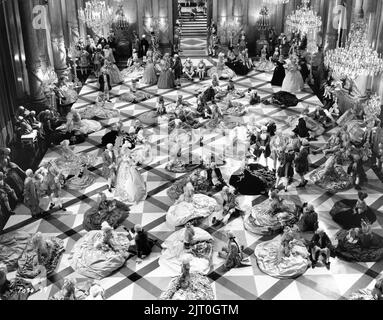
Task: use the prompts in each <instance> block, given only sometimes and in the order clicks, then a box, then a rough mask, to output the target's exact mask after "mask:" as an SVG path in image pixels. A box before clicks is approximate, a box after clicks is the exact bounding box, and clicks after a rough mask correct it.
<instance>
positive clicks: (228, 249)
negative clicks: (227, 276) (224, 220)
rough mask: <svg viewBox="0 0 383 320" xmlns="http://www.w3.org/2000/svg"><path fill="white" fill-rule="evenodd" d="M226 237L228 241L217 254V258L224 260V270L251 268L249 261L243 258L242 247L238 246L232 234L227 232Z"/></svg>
mask: <svg viewBox="0 0 383 320" xmlns="http://www.w3.org/2000/svg"><path fill="white" fill-rule="evenodd" d="M227 237H228V239H229V241H228V244H227V246H225V247H223V248H222V250H221V251H220V252H219V253H218V257H220V258H222V259H225V263H224V268H225V269H226V270H230V269H233V268H240V267H249V266H251V265H250V264H249V262H250V261H249V259H246V258H244V256H243V246H239V244H238V242H237V240H236V237H235V235H234V233H233V232H232V231H229V232H228V233H227Z"/></svg>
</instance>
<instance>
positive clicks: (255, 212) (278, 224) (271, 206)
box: [244, 190, 298, 235]
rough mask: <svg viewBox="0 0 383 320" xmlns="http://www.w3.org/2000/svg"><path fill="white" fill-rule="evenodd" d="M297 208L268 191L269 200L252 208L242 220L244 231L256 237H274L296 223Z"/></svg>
mask: <svg viewBox="0 0 383 320" xmlns="http://www.w3.org/2000/svg"><path fill="white" fill-rule="evenodd" d="M297 211H298V210H297V206H296V204H295V203H294V202H292V201H289V200H285V199H282V198H281V197H280V196H279V194H278V191H276V190H274V191H270V193H269V199H268V200H266V201H264V202H263V203H261V204H259V205H256V206H254V207H253V208H252V209H251V211H250V212H248V213H247V215H246V218H245V220H244V225H245V229H246V230H248V231H250V232H252V233H255V234H258V235H275V234H278V233H281V232H282V231H283V229H284V228H285V227H286V226H292V225H294V224H295V223H296V222H297V221H298V212H297Z"/></svg>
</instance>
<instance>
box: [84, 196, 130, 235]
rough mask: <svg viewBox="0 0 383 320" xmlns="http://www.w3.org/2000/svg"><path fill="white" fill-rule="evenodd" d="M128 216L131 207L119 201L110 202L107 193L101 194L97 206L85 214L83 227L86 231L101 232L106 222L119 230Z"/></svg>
mask: <svg viewBox="0 0 383 320" xmlns="http://www.w3.org/2000/svg"><path fill="white" fill-rule="evenodd" d="M128 216H129V206H127V205H126V204H124V203H122V202H120V201H117V200H108V199H107V197H106V195H105V193H100V194H99V200H98V202H97V205H96V206H95V207H93V208H90V209H89V210H87V211H86V212H85V214H84V221H83V223H82V226H83V227H84V229H85V230H86V231H91V230H101V224H102V223H103V222H105V221H106V222H108V224H109V225H110V226H111V227H112V228H113V229H117V228H118V227H119V226H120V225H121V224H122V223H123V222H124V221H125V220H126V219H127V218H128Z"/></svg>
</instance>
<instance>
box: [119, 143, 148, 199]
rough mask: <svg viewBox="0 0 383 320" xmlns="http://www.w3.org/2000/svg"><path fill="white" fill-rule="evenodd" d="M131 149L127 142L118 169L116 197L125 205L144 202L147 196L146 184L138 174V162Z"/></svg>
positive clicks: (122, 150)
mask: <svg viewBox="0 0 383 320" xmlns="http://www.w3.org/2000/svg"><path fill="white" fill-rule="evenodd" d="M131 147H132V146H131V144H130V143H129V142H125V144H124V145H123V146H122V148H121V151H120V152H121V154H120V164H119V166H118V169H117V179H116V190H115V194H114V196H115V197H116V198H117V199H118V200H120V201H122V202H124V203H138V202H140V201H144V200H145V199H146V196H147V191H146V183H145V181H144V179H143V177H142V176H141V174H140V173H139V172H138V169H137V161H138V160H137V159H134V158H133V154H132V151H131V149H130V148H131Z"/></svg>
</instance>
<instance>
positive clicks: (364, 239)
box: [335, 221, 383, 262]
mask: <svg viewBox="0 0 383 320" xmlns="http://www.w3.org/2000/svg"><path fill="white" fill-rule="evenodd" d="M361 225H362V226H361V228H354V229H350V230H348V231H346V230H341V231H339V232H338V233H337V235H336V239H337V240H338V245H337V247H336V249H335V253H336V255H337V256H338V257H340V258H342V259H344V260H346V261H349V262H378V261H381V260H382V259H383V238H382V237H381V236H380V235H379V234H377V233H375V232H373V231H372V228H371V225H370V224H369V223H368V222H366V221H362V223H361Z"/></svg>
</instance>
